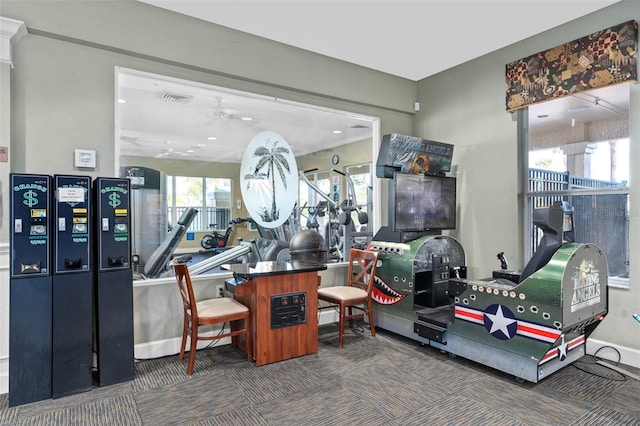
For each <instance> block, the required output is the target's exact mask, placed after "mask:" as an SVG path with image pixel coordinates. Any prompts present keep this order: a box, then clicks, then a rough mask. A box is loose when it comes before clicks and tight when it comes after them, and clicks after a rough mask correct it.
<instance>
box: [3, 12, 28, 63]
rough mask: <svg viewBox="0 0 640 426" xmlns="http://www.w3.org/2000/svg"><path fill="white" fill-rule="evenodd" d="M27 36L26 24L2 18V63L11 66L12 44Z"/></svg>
mask: <svg viewBox="0 0 640 426" xmlns="http://www.w3.org/2000/svg"><path fill="white" fill-rule="evenodd" d="M26 34H27V27H26V26H25V25H24V22H22V21H17V20H15V19H11V18H5V17H4V16H0V63H3V64H9V65H10V66H11V67H13V62H12V61H11V47H12V44H14V43H17V42H19V41H20V39H21V38H22V37H24V36H25V35H26Z"/></svg>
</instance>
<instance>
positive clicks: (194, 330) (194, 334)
mask: <svg viewBox="0 0 640 426" xmlns="http://www.w3.org/2000/svg"><path fill="white" fill-rule="evenodd" d="M197 348H198V326H197V325H196V324H191V349H189V365H188V366H187V374H188V375H191V374H193V366H194V365H195V363H196V351H197Z"/></svg>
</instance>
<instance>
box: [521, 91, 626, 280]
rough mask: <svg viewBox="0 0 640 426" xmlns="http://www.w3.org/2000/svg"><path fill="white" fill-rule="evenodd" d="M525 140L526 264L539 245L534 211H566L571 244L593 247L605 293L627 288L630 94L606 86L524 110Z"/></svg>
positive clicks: (538, 233)
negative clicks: (599, 255)
mask: <svg viewBox="0 0 640 426" xmlns="http://www.w3.org/2000/svg"><path fill="white" fill-rule="evenodd" d="M527 115H528V129H529V130H528V133H527V135H526V137H525V152H526V153H527V155H525V156H524V157H525V161H526V163H525V167H524V170H525V171H526V176H525V180H526V182H527V183H528V187H527V193H526V197H525V198H526V200H525V202H526V212H527V214H526V215H525V216H526V217H527V219H526V220H527V221H528V226H527V227H526V229H529V230H530V232H529V238H528V241H527V242H526V244H527V246H526V253H527V254H528V256H529V257H530V256H531V255H532V254H533V252H534V251H535V248H536V247H537V244H538V242H539V239H540V237H541V235H540V232H539V231H538V230H537V229H536V228H535V227H534V226H533V225H532V224H531V214H532V211H533V209H534V208H543V207H547V206H549V205H550V204H551V203H553V202H554V201H558V200H564V201H567V202H569V204H571V205H572V206H573V210H574V217H573V219H574V226H575V238H576V242H582V243H594V244H596V245H597V246H598V247H600V248H601V249H602V250H603V252H604V253H605V256H606V258H607V263H608V266H609V285H612V286H616V287H628V285H629V282H628V277H629V145H630V141H629V121H628V118H629V87H628V84H621V85H617V86H611V87H607V88H603V89H598V90H592V91H589V92H585V93H580V94H576V95H574V96H571V97H567V98H563V99H558V100H553V101H549V102H545V103H541V104H539V105H533V106H531V107H529V110H528V114H525V115H524V116H525V117H526V116H527Z"/></svg>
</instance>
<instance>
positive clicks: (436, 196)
mask: <svg viewBox="0 0 640 426" xmlns="http://www.w3.org/2000/svg"><path fill="white" fill-rule="evenodd" d="M393 180H394V200H393V203H394V207H393V211H394V225H393V230H394V231H400V232H403V231H428V230H441V229H455V227H456V179H455V178H452V177H445V176H428V175H423V174H411V173H398V172H396V173H395V174H394V178H393Z"/></svg>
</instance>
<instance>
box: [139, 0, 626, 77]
mask: <svg viewBox="0 0 640 426" xmlns="http://www.w3.org/2000/svg"><path fill="white" fill-rule="evenodd" d="M140 1H142V2H144V3H149V4H152V5H155V6H158V7H162V8H166V9H169V10H173V11H175V12H179V13H182V14H185V15H189V16H193V17H196V18H199V19H202V20H205V21H209V22H213V23H216V24H219V25H222V26H225V27H229V28H233V29H236V30H240V31H243V32H246V33H249V34H254V35H257V36H260V37H264V38H267V39H270V40H275V41H278V42H281V43H284V44H288V45H291V46H296V47H299V48H302V49H306V50H309V51H312V52H316V53H320V54H323V55H326V56H330V57H333V58H337V59H341V60H344V61H347V62H351V63H354V64H358V65H362V66H365V67H368V68H372V69H375V70H379V71H383V72H386V73H389V74H393V75H397V76H400V77H405V78H408V79H410V80H416V81H417V80H420V79H422V78H425V77H428V76H430V75H433V74H435V73H438V72H440V71H443V70H446V69H449V68H451V67H454V66H456V65H459V64H461V63H464V62H467V61H469V60H471V59H474V58H478V57H480V56H482V55H485V54H487V53H490V52H493V51H495V50H497V49H500V48H502V47H505V46H508V45H510V44H513V43H515V42H517V41H521V40H524V39H525V38H528V37H531V36H533V35H536V34H539V33H541V32H544V31H546V30H548V29H550V28H553V27H556V26H558V25H560V24H563V23H565V22H568V21H571V20H573V19H576V18H579V17H581V16H584V15H587V14H589V13H591V12H594V11H596V10H599V9H602V8H604V7H606V6H609V5H611V4H613V3H617V2H618V1H620V0H494V1H480V0H477V1H474V0H466V1H464V0H412V1H366V0H346V1H337V0H324V1H322V0H321V1H318V0H296V1H291V0H289V1H269V0H254V1H244V0H235V1H230V0H226V1H224V0H140ZM530 53H532V52H530Z"/></svg>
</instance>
